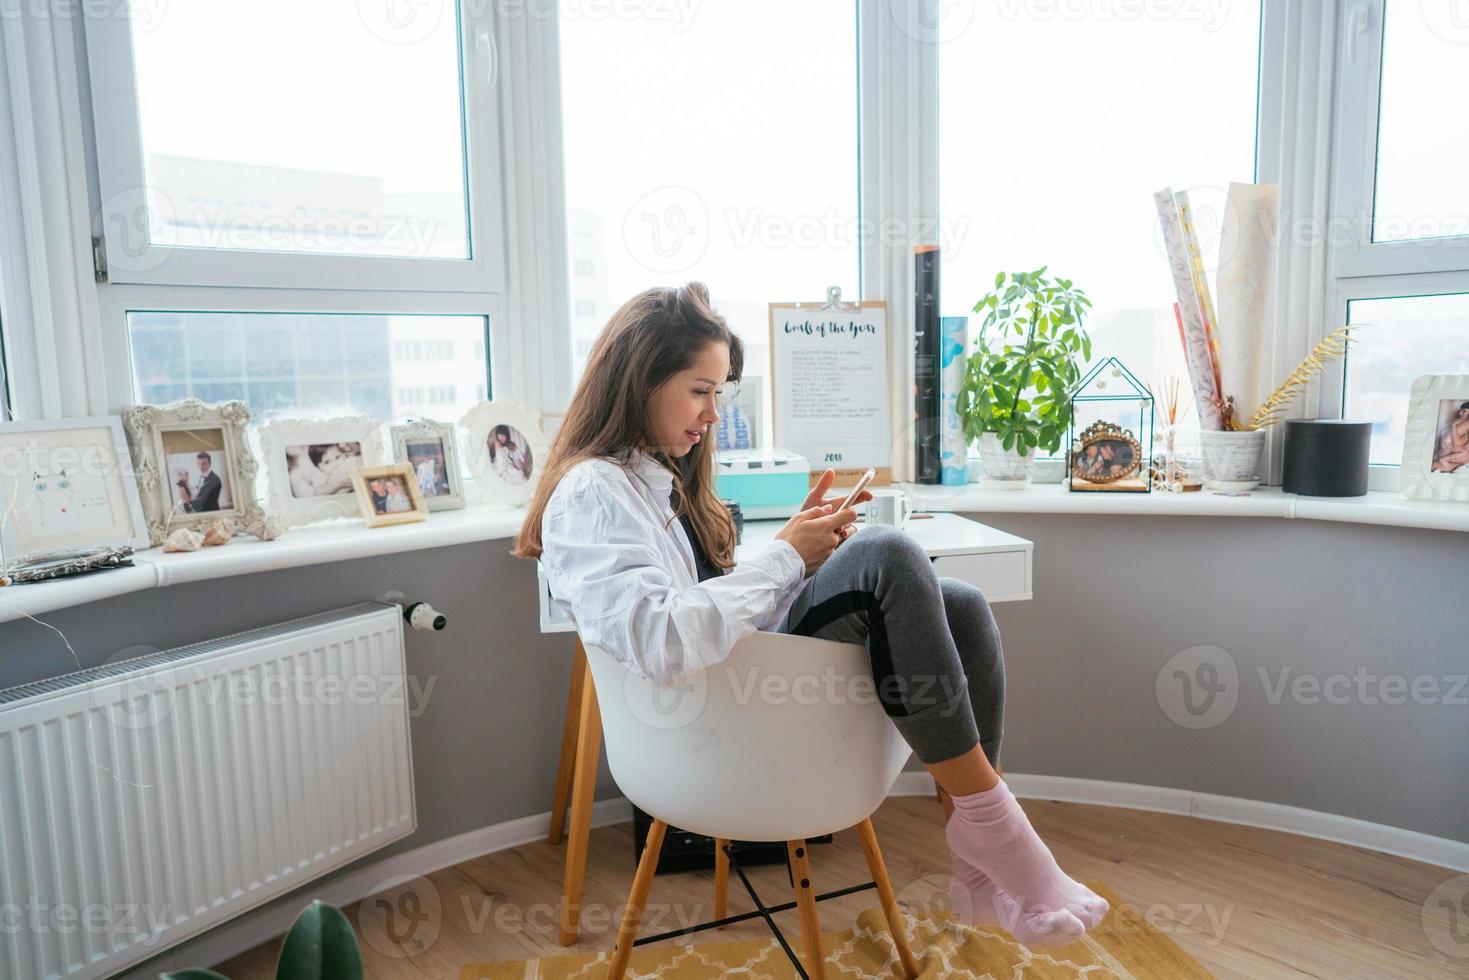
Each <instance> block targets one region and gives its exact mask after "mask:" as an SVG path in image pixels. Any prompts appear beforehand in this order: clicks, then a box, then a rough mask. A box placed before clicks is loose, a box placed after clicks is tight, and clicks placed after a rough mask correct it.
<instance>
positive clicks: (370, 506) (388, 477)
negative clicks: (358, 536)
mask: <svg viewBox="0 0 1469 980" xmlns="http://www.w3.org/2000/svg"><path fill="white" fill-rule="evenodd" d="M352 486H353V489H354V490H356V492H357V505H358V509H359V510H361V512H362V520H363V522H364V523H366V524H367V526H368V527H386V526H387V525H389V524H411V523H413V522H415V521H426V520H428V503H427V501H425V500H424V497H423V492H422V491H421V490H420V489H419V487H418V478H417V476H415V475H414V472H413V467H411V466H409V465H408V464H407V463H389V464H388V465H386V466H363V467H359V468H358V469H355V470H353V471H352ZM394 489H396V490H397V493H394V492H393V491H394ZM403 502H406V503H407V504H408V506H407V507H406V508H404V507H402V506H401V503H403Z"/></svg>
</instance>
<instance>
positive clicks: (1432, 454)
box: [1400, 374, 1469, 503]
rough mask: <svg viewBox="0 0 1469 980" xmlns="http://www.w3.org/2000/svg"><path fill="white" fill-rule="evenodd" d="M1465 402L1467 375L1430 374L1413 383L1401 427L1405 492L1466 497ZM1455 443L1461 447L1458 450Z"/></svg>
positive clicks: (1468, 428)
mask: <svg viewBox="0 0 1469 980" xmlns="http://www.w3.org/2000/svg"><path fill="white" fill-rule="evenodd" d="M1466 405H1469V374H1428V375H1424V376H1423V377H1421V378H1419V379H1418V380H1416V381H1414V382H1413V391H1412V394H1411V395H1409V397H1408V424H1407V427H1406V429H1405V430H1404V432H1403V465H1402V474H1401V476H1402V482H1401V490H1400V492H1401V493H1402V495H1403V496H1404V497H1408V498H1409V499H1413V500H1453V501H1459V502H1461V503H1462V502H1469V456H1466V453H1469V409H1466V408H1465V407H1464V406H1466ZM1446 440H1447V441H1446ZM1461 440H1465V441H1463V442H1460V441H1461ZM1455 443H1460V445H1462V446H1464V447H1465V448H1463V449H1456V448H1455Z"/></svg>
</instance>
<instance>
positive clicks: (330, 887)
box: [122, 770, 1469, 980]
mask: <svg viewBox="0 0 1469 980" xmlns="http://www.w3.org/2000/svg"><path fill="white" fill-rule="evenodd" d="M1005 782H1006V783H1008V784H1009V786H1010V788H1011V789H1012V790H1014V791H1015V795H1016V796H1021V797H1025V798H1027V799H1044V800H1056V801H1058V802H1062V803H1090V804H1094V805H1097V806H1116V807H1125V808H1127V809H1132V810H1151V811H1154V812H1157V813H1173V814H1180V815H1182V816H1189V817H1198V818H1200V819H1203V820H1219V821H1222V822H1224V823H1235V824H1243V825H1245V826H1249V827H1261V828H1264V829H1266V830H1279V831H1284V832H1285V833H1291V834H1302V835H1304V836H1307V837H1315V838H1319V839H1321V840H1329V841H1334V842H1336V843H1338V844H1349V845H1352V846H1354V847H1364V848H1368V849H1370V850H1374V851H1382V852H1383V853H1386V854H1394V855H1397V856H1398V857H1404V858H1408V859H1410V860H1413V861H1422V862H1423V863H1425V864H1432V865H1437V866H1439V867H1442V868H1446V869H1449V870H1452V871H1459V872H1469V844H1466V843H1464V842H1462V841H1455V840H1449V839H1447V838H1443V837H1431V836H1429V835H1427V834H1419V833H1415V832H1413V831H1411V830H1403V829H1401V828H1398V827H1389V826H1387V825H1385V824H1378V823H1369V822H1368V821H1365V820H1353V819H1351V818H1349V817H1339V816H1336V815H1334V814H1330V813H1321V812H1318V811H1316V810H1303V809H1301V808H1299V807H1292V806H1283V805H1281V804H1279V803H1264V802H1261V801H1259V800H1243V799H1238V798H1236V797H1231V796H1217V795H1215V794H1212V793H1197V792H1194V791H1192V790H1184V789H1170V788H1168V787H1165V786H1143V785H1140V784H1137V783H1114V782H1107V781H1105V780H1100V779H1077V778H1073V777H1069V776H1029V775H1026V774H1024V773H1007V774H1006V776H1005ZM891 795H892V796H932V795H934V782H933V777H932V776H930V775H929V774H928V773H927V772H925V771H922V770H918V771H904V772H903V773H901V774H899V776H898V781H897V782H896V783H895V784H894V785H893V788H892V791H891ZM631 819H632V805H631V804H630V803H628V801H627V800H625V799H623V798H621V797H618V798H616V799H611V800H601V801H599V802H598V803H597V804H596V805H595V806H594V807H593V808H592V826H593V827H603V826H607V825H610V824H617V823H625V822H626V821H629V820H631ZM550 823H551V815H550V814H549V813H540V814H536V815H535V816H530V817H521V818H520V819H517V820H509V821H506V822H505V823H500V824H495V825H493V826H490V827H482V828H480V829H479V830H472V831H469V832H468V833H464V834H460V835H458V836H457V837H450V838H448V839H446V840H441V841H435V842H434V843H432V844H425V845H424V846H423V847H419V848H415V849H414V850H411V851H404V852H402V853H400V854H394V855H392V856H391V857H387V858H383V859H382V860H380V861H376V862H373V863H372V864H369V865H366V866H364V867H361V868H358V869H356V870H355V871H350V872H348V873H346V874H344V875H340V876H339V877H336V878H331V879H329V880H327V881H325V882H321V883H319V884H317V885H316V886H314V887H313V888H312V889H311V890H310V892H309V894H310V896H311V898H315V899H320V900H321V901H323V902H328V903H330V904H332V905H335V906H337V907H339V908H340V907H343V906H347V905H351V904H352V903H353V902H355V901H357V900H359V899H361V898H363V897H364V896H366V895H370V894H371V893H372V892H373V890H374V889H375V888H376V887H377V885H378V884H379V883H381V882H382V881H384V880H385V879H387V878H391V877H393V876H394V875H403V874H415V875H424V874H429V873H430V872H433V871H438V870H439V869H440V868H447V867H450V866H451V865H455V864H459V863H460V862H463V861H468V860H471V859H473V858H477V857H481V856H482V855H485V854H492V853H494V852H495V851H503V850H505V849H506V848H510V847H519V846H520V845H521V844H528V843H530V842H532V841H538V840H543V839H544V838H545V836H546V832H547V829H548V828H549V827H550ZM304 901H305V899H304V898H303V897H299V896H298V897H289V898H287V899H283V900H278V901H275V902H272V903H271V904H269V905H265V906H262V907H261V908H258V909H256V910H254V911H252V912H248V913H246V914H245V915H242V916H240V917H239V918H238V919H234V920H232V921H230V922H228V923H225V924H224V925H221V926H219V927H217V928H215V929H212V930H211V931H209V932H207V933H205V934H204V935H202V936H199V937H198V938H197V939H194V940H192V941H190V942H186V943H182V944H180V945H179V946H177V947H175V948H174V949H171V950H169V951H168V953H167V954H166V955H164V956H160V957H157V958H155V959H152V960H148V961H147V962H145V963H142V964H139V965H138V966H137V967H136V968H134V969H133V970H131V971H129V972H128V973H126V974H123V975H122V977H123V980H144V978H146V980H155V978H156V977H157V976H158V974H159V973H160V972H162V971H164V970H175V969H182V968H184V967H186V966H203V965H206V964H215V963H220V962H222V961H224V960H227V959H229V958H230V957H232V956H237V955H239V954H240V953H242V952H244V951H245V950H247V949H250V948H252V947H254V946H257V945H259V944H260V943H263V942H265V941H266V940H268V939H272V938H274V937H276V936H279V935H281V934H283V933H284V932H285V931H286V930H287V929H289V928H290V927H291V923H292V922H293V921H294V920H295V918H296V915H297V914H298V913H299V912H300V910H301V907H302V905H303V903H304Z"/></svg>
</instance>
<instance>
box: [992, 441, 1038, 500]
mask: <svg viewBox="0 0 1469 980" xmlns="http://www.w3.org/2000/svg"><path fill="white" fill-rule="evenodd" d="M979 461H980V465H982V466H983V467H984V478H983V479H982V480H980V486H981V487H982V488H983V489H985V490H1024V489H1025V488H1026V487H1028V486H1030V473H1031V469H1032V468H1033V467H1034V465H1035V457H1034V456H1022V455H1020V453H1018V452H1017V451H1015V450H1013V449H1006V448H1005V446H1004V444H1002V443H1001V442H1000V437H999V436H997V435H995V434H994V433H993V432H985V433H983V434H981V435H980V437H979Z"/></svg>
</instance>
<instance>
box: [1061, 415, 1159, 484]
mask: <svg viewBox="0 0 1469 980" xmlns="http://www.w3.org/2000/svg"><path fill="white" fill-rule="evenodd" d="M1109 452H1110V455H1108V453H1109ZM1118 457H1122V461H1121V462H1114V460H1116V459H1117V458H1118ZM1142 463H1143V449H1142V446H1141V445H1139V444H1138V441H1137V438H1136V437H1135V436H1133V434H1132V433H1131V432H1130V431H1129V430H1127V429H1124V428H1122V427H1121V426H1120V425H1117V424H1115V423H1112V422H1093V423H1092V424H1091V425H1089V426H1087V428H1086V431H1085V432H1083V433H1082V434H1081V437H1080V438H1079V439H1077V442H1076V445H1075V446H1074V447H1072V450H1071V478H1072V480H1073V481H1075V480H1080V481H1082V482H1083V483H1090V484H1096V485H1105V484H1109V483H1118V482H1121V481H1123V480H1126V479H1127V478H1128V477H1131V476H1134V475H1135V474H1137V473H1138V472H1139V471H1140V470H1141V469H1142Z"/></svg>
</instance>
